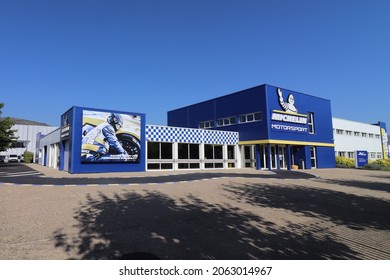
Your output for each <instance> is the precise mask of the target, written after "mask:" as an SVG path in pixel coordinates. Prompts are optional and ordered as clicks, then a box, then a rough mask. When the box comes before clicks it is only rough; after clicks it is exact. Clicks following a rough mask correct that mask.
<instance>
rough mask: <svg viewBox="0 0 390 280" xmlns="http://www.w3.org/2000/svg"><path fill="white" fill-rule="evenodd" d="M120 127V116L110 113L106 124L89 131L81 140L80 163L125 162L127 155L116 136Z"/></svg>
mask: <svg viewBox="0 0 390 280" xmlns="http://www.w3.org/2000/svg"><path fill="white" fill-rule="evenodd" d="M122 126H123V118H122V116H121V115H120V114H117V113H111V114H110V115H109V116H108V118H107V121H106V122H103V123H101V124H99V125H98V126H96V127H95V128H93V129H91V130H90V131H89V132H88V133H87V134H86V135H85V136H84V137H83V140H82V151H81V158H82V161H83V162H96V161H126V160H127V156H128V154H127V152H126V151H125V150H124V149H123V147H122V145H121V143H120V142H119V140H118V138H117V136H116V132H117V131H118V130H119V129H120V128H121V127H122Z"/></svg>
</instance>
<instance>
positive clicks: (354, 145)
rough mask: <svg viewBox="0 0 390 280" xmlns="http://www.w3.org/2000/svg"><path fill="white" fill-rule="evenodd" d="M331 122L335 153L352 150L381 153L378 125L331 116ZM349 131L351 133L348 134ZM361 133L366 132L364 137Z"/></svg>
mask: <svg viewBox="0 0 390 280" xmlns="http://www.w3.org/2000/svg"><path fill="white" fill-rule="evenodd" d="M332 122H333V137H334V143H335V145H336V146H335V151H336V155H337V153H338V152H340V151H341V152H354V151H356V150H365V151H368V152H369V153H376V154H382V144H381V138H380V127H379V126H378V125H372V124H366V123H361V122H355V121H350V120H344V119H339V118H332ZM351 133H352V135H348V134H351ZM355 133H359V135H358V136H357V135H355ZM363 133H365V134H366V137H364V136H363ZM370 136H371V137H370ZM369 157H370V155H369ZM371 159H372V158H371Z"/></svg>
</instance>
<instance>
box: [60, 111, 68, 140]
mask: <svg viewBox="0 0 390 280" xmlns="http://www.w3.org/2000/svg"><path fill="white" fill-rule="evenodd" d="M69 135H70V124H69V116H68V114H64V115H62V118H61V140H67V139H69Z"/></svg>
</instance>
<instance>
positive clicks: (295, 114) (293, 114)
mask: <svg viewBox="0 0 390 280" xmlns="http://www.w3.org/2000/svg"><path fill="white" fill-rule="evenodd" d="M272 112H274V113H279V114H286V115H292V116H299V117H306V118H307V115H304V114H298V113H291V112H286V111H280V110H273V111H272Z"/></svg>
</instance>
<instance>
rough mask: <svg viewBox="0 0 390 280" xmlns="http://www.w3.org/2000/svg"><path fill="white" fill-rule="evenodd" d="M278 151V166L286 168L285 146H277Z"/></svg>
mask: <svg viewBox="0 0 390 280" xmlns="http://www.w3.org/2000/svg"><path fill="white" fill-rule="evenodd" d="M278 150H279V151H278V152H279V167H280V169H287V161H286V159H287V152H286V146H278Z"/></svg>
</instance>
